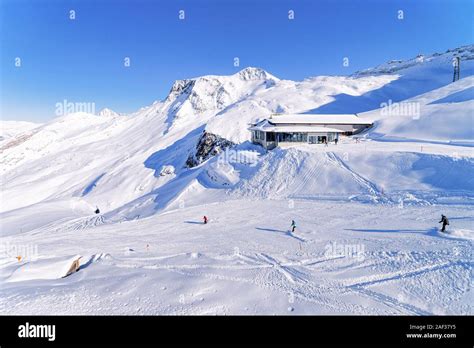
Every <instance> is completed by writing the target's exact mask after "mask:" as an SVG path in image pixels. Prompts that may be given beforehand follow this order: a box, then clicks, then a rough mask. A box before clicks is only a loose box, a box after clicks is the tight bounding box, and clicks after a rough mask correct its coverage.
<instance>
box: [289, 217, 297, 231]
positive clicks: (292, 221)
mask: <svg viewBox="0 0 474 348" xmlns="http://www.w3.org/2000/svg"><path fill="white" fill-rule="evenodd" d="M290 227H291V233H293V232H295V228H296V222H295V220H291V226H290Z"/></svg>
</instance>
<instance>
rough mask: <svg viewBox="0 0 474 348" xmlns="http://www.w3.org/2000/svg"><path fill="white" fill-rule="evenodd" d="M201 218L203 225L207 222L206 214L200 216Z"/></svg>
mask: <svg viewBox="0 0 474 348" xmlns="http://www.w3.org/2000/svg"><path fill="white" fill-rule="evenodd" d="M202 220H203V222H204V225H205V224H207V216H206V215H204V216H203V217H202Z"/></svg>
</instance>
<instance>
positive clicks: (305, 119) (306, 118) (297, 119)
mask: <svg viewBox="0 0 474 348" xmlns="http://www.w3.org/2000/svg"><path fill="white" fill-rule="evenodd" d="M269 121H270V122H271V123H274V124H360V125H370V124H372V122H370V121H367V120H363V119H360V118H359V117H357V115H355V114H286V115H272V116H271V118H269Z"/></svg>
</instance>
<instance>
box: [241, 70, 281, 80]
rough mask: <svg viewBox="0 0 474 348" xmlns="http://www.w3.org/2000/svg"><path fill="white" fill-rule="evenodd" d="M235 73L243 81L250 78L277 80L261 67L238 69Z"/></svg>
mask: <svg viewBox="0 0 474 348" xmlns="http://www.w3.org/2000/svg"><path fill="white" fill-rule="evenodd" d="M237 75H238V76H239V77H240V79H242V80H244V81H251V80H274V81H279V79H278V78H276V77H275V76H273V75H271V74H269V73H268V72H266V71H265V70H263V69H261V68H255V67H247V68H245V69H242V70H240V71H239V72H238V73H237Z"/></svg>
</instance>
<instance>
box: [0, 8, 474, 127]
mask: <svg viewBox="0 0 474 348" xmlns="http://www.w3.org/2000/svg"><path fill="white" fill-rule="evenodd" d="M0 3H1V13H0V16H1V17H0V25H1V40H2V42H1V71H0V72H1V85H0V93H1V94H0V95H1V102H2V110H1V111H2V118H3V119H8V120H28V121H35V122H43V121H46V120H48V119H51V118H53V117H55V114H54V112H55V105H56V103H58V102H62V101H63V100H67V101H70V102H93V103H95V105H96V110H97V111H99V110H100V109H102V108H103V107H110V108H111V109H113V110H115V111H118V112H132V111H135V110H137V109H139V108H140V107H142V106H146V105H149V104H151V103H152V102H153V101H155V100H159V99H163V98H165V97H166V95H167V93H168V91H169V89H170V87H171V85H172V83H173V81H174V80H176V79H182V78H190V77H196V76H200V75H207V74H222V75H228V74H233V73H235V72H237V71H239V70H241V69H243V68H244V67H247V66H257V67H261V68H264V69H265V70H267V71H269V72H270V73H272V74H274V75H275V76H277V77H279V78H284V79H292V80H302V79H304V78H305V77H310V76H315V75H335V74H337V75H341V74H342V75H344V74H350V73H352V72H354V71H356V70H359V69H363V68H368V67H371V66H374V65H377V64H380V63H383V62H385V61H387V60H391V59H404V58H411V57H413V56H415V55H417V54H418V53H425V54H429V53H434V52H443V51H445V50H446V49H448V48H454V47H458V46H462V45H466V44H471V43H473V27H472V22H473V19H474V18H473V13H474V11H473V1H470V0H465V1H464V0H429V1H428V0H424V1H423V0H421V1H420V0H418V1H414V0H407V1H400V0H393V1H391V0H364V1H361V0H360V1H357V0H351V1H350V0H332V1H329V0H328V1H317V0H260V1H258V0H253V1H251V0H239V1H236V0H235V1H234V0H221V1H219V0H154V1H152V0H135V1H132V0H129V1H123V0H117V1H112V0H95V1H92V0H79V1H74V0H36V1H34V0H29V1H25V0H0ZM70 10H74V11H75V13H76V19H75V20H70V19H69V11H70ZM180 10H184V11H185V19H184V20H180V19H179V18H178V15H179V11H180ZM289 10H293V11H294V14H295V18H294V19H293V20H289V19H288V11H289ZM398 10H403V12H404V19H403V20H399V19H398V18H397V16H398ZM17 57H19V58H21V67H15V59H16V58H17ZM125 57H129V58H130V67H125V66H124V59H125ZM234 57H238V58H239V59H240V67H235V66H234ZM344 57H348V58H349V66H348V67H344V66H343V58H344Z"/></svg>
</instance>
